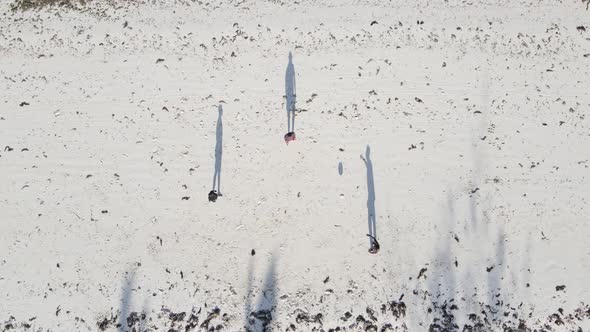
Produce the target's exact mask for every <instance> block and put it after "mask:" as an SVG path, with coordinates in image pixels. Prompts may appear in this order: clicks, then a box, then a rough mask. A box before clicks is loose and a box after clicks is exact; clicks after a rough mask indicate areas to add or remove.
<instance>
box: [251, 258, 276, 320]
mask: <svg viewBox="0 0 590 332" xmlns="http://www.w3.org/2000/svg"><path fill="white" fill-rule="evenodd" d="M252 260H253V258H252V257H251V258H250V262H249V264H248V285H247V287H248V289H247V293H246V301H245V303H244V318H245V321H244V327H245V330H246V331H249V332H258V331H263V332H266V331H272V327H271V323H272V321H273V314H275V315H276V307H277V290H276V286H277V280H276V257H275V256H274V254H273V255H272V257H271V260H270V265H269V267H268V269H267V271H266V277H265V280H264V284H263V286H262V294H261V296H259V299H258V302H257V304H256V307H255V308H254V309H252V297H253V294H252V293H253V290H252V281H253V280H252V275H253V269H254V265H253V262H252Z"/></svg>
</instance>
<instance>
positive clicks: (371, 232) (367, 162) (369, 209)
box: [361, 145, 379, 254]
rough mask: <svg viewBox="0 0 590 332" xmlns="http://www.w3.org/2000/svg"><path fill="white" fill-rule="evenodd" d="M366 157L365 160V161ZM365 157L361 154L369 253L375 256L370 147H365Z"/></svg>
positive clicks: (375, 241)
mask: <svg viewBox="0 0 590 332" xmlns="http://www.w3.org/2000/svg"><path fill="white" fill-rule="evenodd" d="M365 157H366V159H365ZM365 157H363V155H362V154H361V159H362V160H363V161H364V162H365V166H366V167H367V192H368V194H367V214H368V217H369V234H367V236H368V237H369V244H370V247H369V252H370V253H371V254H376V253H378V252H379V242H377V223H376V217H375V180H374V179H373V162H372V161H371V147H370V146H369V145H367V149H366V151H365Z"/></svg>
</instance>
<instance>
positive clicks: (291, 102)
mask: <svg viewBox="0 0 590 332" xmlns="http://www.w3.org/2000/svg"><path fill="white" fill-rule="evenodd" d="M296 98H297V94H296V86H295V66H294V65H293V55H292V54H291V52H289V64H287V71H286V72H285V99H286V102H285V105H286V108H287V133H286V134H285V137H284V138H285V143H287V144H289V142H290V141H294V140H295V103H296Z"/></svg>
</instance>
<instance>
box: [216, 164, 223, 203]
mask: <svg viewBox="0 0 590 332" xmlns="http://www.w3.org/2000/svg"><path fill="white" fill-rule="evenodd" d="M217 194H218V195H219V196H223V195H222V194H221V167H220V168H219V171H217Z"/></svg>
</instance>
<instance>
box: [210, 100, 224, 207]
mask: <svg viewBox="0 0 590 332" xmlns="http://www.w3.org/2000/svg"><path fill="white" fill-rule="evenodd" d="M218 111H219V114H218V116H217V129H216V130H215V136H216V141H215V173H213V188H212V189H211V191H210V192H209V201H211V202H215V201H216V200H217V197H218V196H223V195H222V194H221V155H222V149H223V122H222V120H221V116H222V115H223V108H222V107H221V105H219V108H218ZM215 185H217V190H215Z"/></svg>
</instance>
